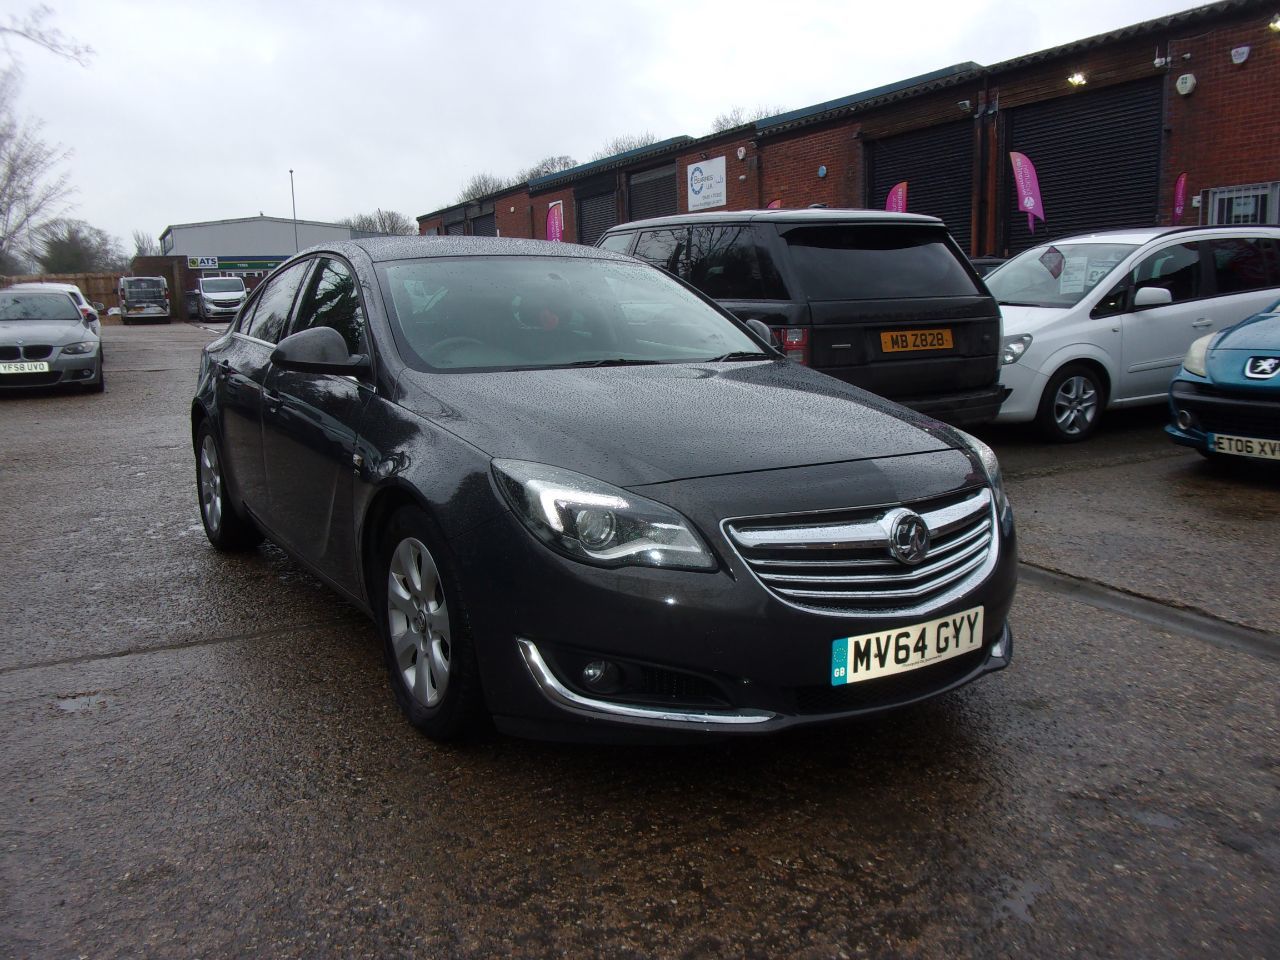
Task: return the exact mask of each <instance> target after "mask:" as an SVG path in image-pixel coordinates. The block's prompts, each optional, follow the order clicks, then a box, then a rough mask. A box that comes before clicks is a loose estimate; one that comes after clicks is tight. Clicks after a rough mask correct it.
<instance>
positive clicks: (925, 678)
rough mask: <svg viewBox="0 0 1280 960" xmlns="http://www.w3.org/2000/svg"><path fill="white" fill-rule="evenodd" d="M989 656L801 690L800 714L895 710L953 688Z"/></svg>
mask: <svg viewBox="0 0 1280 960" xmlns="http://www.w3.org/2000/svg"><path fill="white" fill-rule="evenodd" d="M986 655H987V654H986V651H985V650H975V651H973V652H972V653H966V654H964V655H963V656H959V657H952V658H951V659H950V660H944V661H943V662H942V663H937V664H934V665H933V666H929V667H918V668H917V669H915V670H908V671H907V672H906V673H896V674H893V675H892V676H888V677H881V678H880V679H879V680H863V681H860V682H859V683H847V684H844V685H843V686H839V687H833V686H825V687H816V686H815V687H798V688H797V689H796V712H797V713H808V714H813V713H844V712H846V711H850V710H876V709H879V708H881V707H892V706H895V705H897V704H899V703H905V702H906V701H909V700H915V699H917V698H919V697H925V696H928V695H929V694H931V693H934V692H935V691H938V690H942V689H944V688H945V687H949V686H951V684H953V683H955V682H956V681H957V680H959V679H961V678H962V677H964V676H965V675H966V674H968V673H971V672H972V671H973V670H976V669H977V668H978V665H979V664H980V663H981V662H982V659H983V658H984V657H985V656H986Z"/></svg>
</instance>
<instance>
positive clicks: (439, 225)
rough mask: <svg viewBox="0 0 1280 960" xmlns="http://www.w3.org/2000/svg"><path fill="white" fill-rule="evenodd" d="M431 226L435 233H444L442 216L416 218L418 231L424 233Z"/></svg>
mask: <svg viewBox="0 0 1280 960" xmlns="http://www.w3.org/2000/svg"><path fill="white" fill-rule="evenodd" d="M433 228H434V229H435V232H436V233H437V234H440V233H444V218H443V217H439V216H435V217H419V218H418V233H420V234H425V233H427V231H428V230H431V229H433Z"/></svg>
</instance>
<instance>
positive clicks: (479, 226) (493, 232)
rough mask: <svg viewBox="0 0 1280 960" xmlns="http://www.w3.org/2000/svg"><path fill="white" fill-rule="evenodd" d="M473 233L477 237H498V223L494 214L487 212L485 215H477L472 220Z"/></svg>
mask: <svg viewBox="0 0 1280 960" xmlns="http://www.w3.org/2000/svg"><path fill="white" fill-rule="evenodd" d="M471 234H472V236H476V237H496V236H497V235H498V223H497V221H496V220H495V219H494V216H493V214H492V213H487V214H485V215H484V216H483V217H476V218H475V219H474V220H472V221H471Z"/></svg>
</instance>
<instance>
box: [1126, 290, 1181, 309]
mask: <svg viewBox="0 0 1280 960" xmlns="http://www.w3.org/2000/svg"><path fill="white" fill-rule="evenodd" d="M1170 303H1173V294H1172V293H1170V292H1169V291H1168V290H1166V289H1165V288H1164V287H1139V288H1138V292H1137V293H1135V294H1134V295H1133V307H1134V309H1135V310H1139V309H1141V308H1143V307H1163V306H1165V305H1167V304H1170Z"/></svg>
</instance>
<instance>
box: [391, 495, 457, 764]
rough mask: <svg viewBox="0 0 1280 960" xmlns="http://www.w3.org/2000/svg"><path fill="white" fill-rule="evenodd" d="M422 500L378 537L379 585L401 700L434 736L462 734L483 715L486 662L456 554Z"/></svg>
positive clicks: (396, 516)
mask: <svg viewBox="0 0 1280 960" xmlns="http://www.w3.org/2000/svg"><path fill="white" fill-rule="evenodd" d="M441 544H442V540H441V539H440V538H439V537H437V536H436V535H435V528H434V525H433V524H432V522H431V519H430V518H429V517H428V516H427V514H426V513H424V512H423V511H422V510H420V509H418V508H417V507H410V506H406V507H401V508H400V509H398V510H397V511H396V512H395V513H393V514H392V515H391V517H390V519H389V520H388V522H387V524H386V527H385V528H384V530H383V533H382V536H381V538H380V541H379V545H378V553H377V564H376V566H375V567H374V570H375V573H374V576H375V577H376V578H377V580H376V586H375V589H374V591H372V592H373V593H374V594H375V597H374V603H375V613H376V615H377V624H378V632H379V634H380V636H381V638H382V649H383V658H384V660H385V662H386V666H387V674H388V677H389V679H390V681H391V689H392V692H393V693H394V694H395V699H396V703H397V705H398V706H399V707H400V710H401V712H403V713H404V715H405V717H406V718H408V720H409V722H410V723H411V724H413V726H415V727H417V728H418V730H420V731H421V732H422V733H424V734H425V735H426V736H428V737H430V738H431V739H433V740H439V741H449V740H456V739H459V738H461V737H462V736H464V735H466V734H467V733H470V732H472V731H474V730H475V729H476V727H477V726H478V725H479V722H480V720H481V717H482V703H483V699H482V696H481V692H480V677H479V668H478V666H477V663H476V656H475V647H474V645H473V643H472V640H471V636H470V625H469V622H468V618H467V615H466V611H465V608H464V607H463V604H462V595H461V592H460V590H459V584H458V580H457V577H456V576H455V575H454V573H453V568H452V565H451V564H450V562H449V555H448V553H447V551H446V550H445V548H444V547H443V546H442V545H441Z"/></svg>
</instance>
